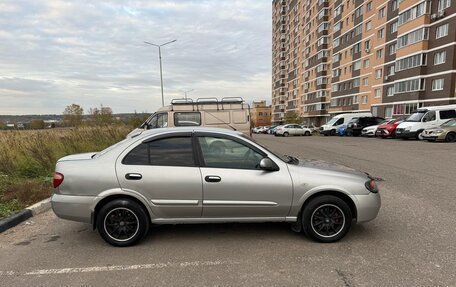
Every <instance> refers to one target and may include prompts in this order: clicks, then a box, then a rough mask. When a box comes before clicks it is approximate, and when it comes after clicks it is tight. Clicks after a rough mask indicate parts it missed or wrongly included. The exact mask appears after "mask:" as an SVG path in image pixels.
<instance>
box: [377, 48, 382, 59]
mask: <svg viewBox="0 0 456 287" xmlns="http://www.w3.org/2000/svg"><path fill="white" fill-rule="evenodd" d="M381 58H383V49H378V50H377V59H381Z"/></svg>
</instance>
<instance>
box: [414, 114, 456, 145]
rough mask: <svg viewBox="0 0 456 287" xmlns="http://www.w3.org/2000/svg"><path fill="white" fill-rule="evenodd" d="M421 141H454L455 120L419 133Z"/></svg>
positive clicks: (455, 134) (455, 132) (455, 138)
mask: <svg viewBox="0 0 456 287" xmlns="http://www.w3.org/2000/svg"><path fill="white" fill-rule="evenodd" d="M421 135H422V137H423V139H425V140H428V141H446V142H455V141H456V119H451V120H449V121H447V122H445V123H443V124H442V125H441V126H440V127H437V128H430V129H425V130H424V131H423V132H422V133H421Z"/></svg>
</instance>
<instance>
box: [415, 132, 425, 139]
mask: <svg viewBox="0 0 456 287" xmlns="http://www.w3.org/2000/svg"><path fill="white" fill-rule="evenodd" d="M422 132H423V130H419V131H417V132H416V136H415V138H416V139H417V140H424V138H423V137H422V136H421V133H422Z"/></svg>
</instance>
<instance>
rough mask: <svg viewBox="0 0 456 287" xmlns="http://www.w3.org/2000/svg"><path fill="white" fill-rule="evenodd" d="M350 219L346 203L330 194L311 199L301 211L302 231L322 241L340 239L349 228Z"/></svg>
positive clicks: (328, 241) (350, 214)
mask: <svg viewBox="0 0 456 287" xmlns="http://www.w3.org/2000/svg"><path fill="white" fill-rule="evenodd" d="M352 219H353V217H352V213H351V210H350V207H349V206H348V204H347V203H346V202H345V201H343V200H342V199H340V198H339V197H336V196H332V195H323V196H319V197H316V198H314V199H312V201H310V202H309V203H308V204H307V205H306V206H305V208H304V210H303V211H302V227H303V230H304V233H305V234H306V235H307V236H309V237H310V238H312V239H314V240H316V241H319V242H324V243H330V242H336V241H338V240H340V239H342V238H343V237H344V236H345V235H346V234H347V232H348V231H349V230H350V227H351V223H352Z"/></svg>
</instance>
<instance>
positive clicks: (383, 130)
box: [375, 119, 404, 139]
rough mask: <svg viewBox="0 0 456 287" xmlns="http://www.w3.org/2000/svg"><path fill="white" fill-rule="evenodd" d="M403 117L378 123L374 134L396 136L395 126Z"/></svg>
mask: <svg viewBox="0 0 456 287" xmlns="http://www.w3.org/2000/svg"><path fill="white" fill-rule="evenodd" d="M403 121H404V119H392V120H390V121H388V122H387V123H385V124H382V125H379V126H378V128H377V131H376V132H375V135H376V136H378V137H381V138H384V139H385V138H388V137H392V138H395V137H396V128H397V126H398V125H399V124H400V123H402V122H403Z"/></svg>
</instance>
